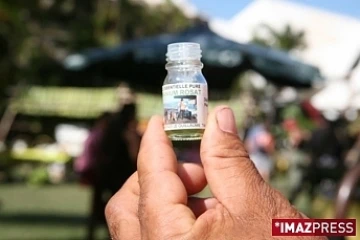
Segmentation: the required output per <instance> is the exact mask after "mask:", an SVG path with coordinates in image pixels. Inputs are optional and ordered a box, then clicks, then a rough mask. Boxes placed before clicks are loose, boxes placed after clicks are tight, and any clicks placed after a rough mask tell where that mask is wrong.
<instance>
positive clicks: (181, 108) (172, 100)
mask: <svg viewBox="0 0 360 240" xmlns="http://www.w3.org/2000/svg"><path fill="white" fill-rule="evenodd" d="M164 105H165V112H164V114H165V124H178V123H197V122H198V119H197V96H196V95H186V96H165V97H164Z"/></svg>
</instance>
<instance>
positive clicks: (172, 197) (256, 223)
mask: <svg viewBox="0 0 360 240" xmlns="http://www.w3.org/2000/svg"><path fill="white" fill-rule="evenodd" d="M198 151H199V152H200V156H201V163H202V166H201V165H199V164H194V163H179V162H178V161H177V159H176V155H175V152H174V150H173V146H172V144H171V142H170V140H169V138H168V137H167V136H166V133H165V132H164V129H163V119H162V117H153V118H151V120H150V122H149V125H148V128H147V130H146V132H145V134H144V137H143V140H142V143H141V148H140V152H139V155H138V163H137V166H138V171H137V172H136V173H134V174H133V175H132V176H131V177H130V178H129V179H128V181H127V182H126V183H125V184H124V186H123V187H122V188H121V189H120V190H119V191H118V192H117V193H116V195H115V196H113V197H112V199H111V200H110V201H109V203H108V205H107V207H106V218H107V223H108V226H109V230H110V233H111V237H112V239H114V240H115V239H117V240H120V239H132V240H140V239H209V240H210V239H214V240H218V239H273V237H272V235H271V234H272V233H271V228H270V226H271V221H272V219H273V218H298V219H304V218H307V217H306V216H304V215H303V214H302V213H300V212H299V211H298V210H297V209H295V208H294V207H293V206H292V205H291V204H290V203H289V202H288V200H287V199H286V198H285V197H284V196H282V195H281V193H280V192H279V191H277V190H275V189H274V188H272V187H271V186H270V185H269V184H268V183H266V182H265V181H264V180H263V178H262V177H261V176H260V174H259V173H258V171H257V169H256V168H255V166H254V164H253V163H252V161H251V160H250V159H249V157H248V154H247V152H246V150H245V148H244V145H243V143H242V142H241V140H240V138H239V137H238V133H237V129H236V123H235V118H234V114H233V112H232V110H231V109H230V108H228V107H226V106H219V107H217V108H216V109H215V110H214V111H213V112H212V113H211V114H210V115H209V117H208V122H207V125H206V129H205V133H204V136H203V138H202V140H201V146H200V149H198ZM196 157H197V156H196ZM206 184H209V186H210V188H211V190H212V192H213V196H214V197H211V198H205V199H204V198H203V199H202V198H196V197H189V196H191V195H192V194H194V193H197V192H198V191H200V190H201V189H203V188H204V186H205V185H206ZM284 239H287V238H286V237H285V238H284ZM289 239H290V238H289ZM291 239H294V240H296V239H303V237H291ZM308 239H311V240H320V239H321V240H323V239H326V237H315V236H310V237H308Z"/></svg>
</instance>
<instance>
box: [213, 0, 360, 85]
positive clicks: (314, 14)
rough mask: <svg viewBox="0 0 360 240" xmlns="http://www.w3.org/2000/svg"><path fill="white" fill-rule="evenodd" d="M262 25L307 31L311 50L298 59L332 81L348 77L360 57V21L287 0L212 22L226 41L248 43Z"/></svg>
mask: <svg viewBox="0 0 360 240" xmlns="http://www.w3.org/2000/svg"><path fill="white" fill-rule="evenodd" d="M261 24H267V25H269V26H271V27H273V28H274V29H278V30H281V29H282V28H283V27H285V26H286V25H287V24H289V25H290V26H291V27H293V28H294V29H297V30H304V31H305V40H306V43H307V48H306V49H305V50H304V51H302V52H299V53H296V55H297V56H298V57H300V58H301V59H302V60H304V61H305V62H308V63H310V64H313V65H315V66H317V67H319V68H320V70H321V71H322V73H323V75H324V76H325V77H327V78H328V79H337V78H341V77H343V76H345V75H346V73H347V71H348V70H349V68H350V66H351V65H352V63H353V62H354V61H355V59H356V57H357V56H358V55H359V53H360V20H358V19H356V18H351V17H347V16H343V15H339V14H335V13H331V12H327V11H324V10H321V9H317V8H313V7H310V6H306V5H302V4H298V3H294V2H290V1H285V0H255V1H253V2H252V3H251V4H249V5H248V6H247V7H246V8H244V9H243V10H241V11H240V12H239V13H238V14H237V15H235V16H234V17H233V18H232V19H231V20H229V21H224V20H219V19H214V20H212V21H211V28H212V30H214V31H215V32H217V33H218V34H220V35H222V36H223V37H226V38H229V39H232V40H234V41H238V42H248V41H250V40H251V39H252V37H253V35H254V32H255V31H256V30H257V29H259V28H258V26H259V25H261Z"/></svg>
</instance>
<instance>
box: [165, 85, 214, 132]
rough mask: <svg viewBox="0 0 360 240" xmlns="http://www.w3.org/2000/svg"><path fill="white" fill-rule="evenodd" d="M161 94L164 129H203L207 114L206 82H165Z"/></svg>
mask: <svg viewBox="0 0 360 240" xmlns="http://www.w3.org/2000/svg"><path fill="white" fill-rule="evenodd" d="M162 94H163V104H164V120H165V121H164V125H165V126H164V127H165V131H168V130H181V129H205V125H206V121H207V115H208V90H207V84H203V83H177V84H167V85H164V86H163V87H162Z"/></svg>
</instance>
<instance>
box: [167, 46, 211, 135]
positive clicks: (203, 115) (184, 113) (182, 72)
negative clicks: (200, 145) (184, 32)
mask: <svg viewBox="0 0 360 240" xmlns="http://www.w3.org/2000/svg"><path fill="white" fill-rule="evenodd" d="M166 57H167V59H166V60H167V64H166V69H167V71H168V74H167V76H166V78H165V81H164V85H163V87H162V94H163V104H164V120H165V121H164V128H165V131H166V133H167V135H168V137H169V138H170V139H171V140H172V141H193V140H200V139H201V138H202V136H203V133H204V130H205V125H206V120H207V114H208V88H207V82H206V80H205V77H204V76H203V74H202V72H201V70H202V68H203V64H202V62H201V49H200V45H199V44H197V43H190V42H183V43H173V44H169V45H168V48H167V54H166Z"/></svg>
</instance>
